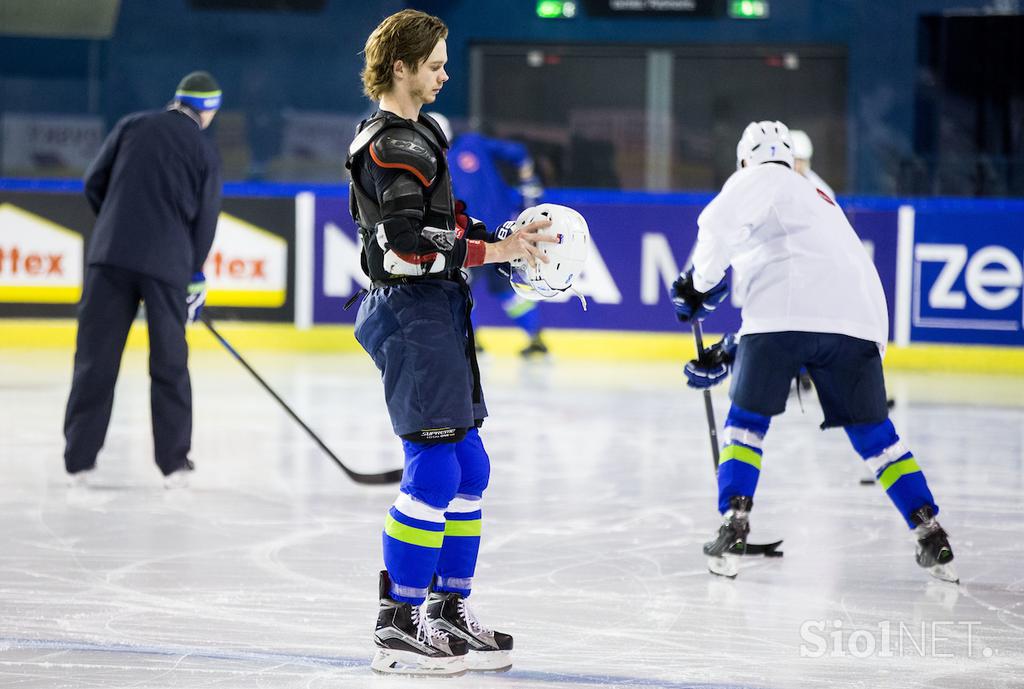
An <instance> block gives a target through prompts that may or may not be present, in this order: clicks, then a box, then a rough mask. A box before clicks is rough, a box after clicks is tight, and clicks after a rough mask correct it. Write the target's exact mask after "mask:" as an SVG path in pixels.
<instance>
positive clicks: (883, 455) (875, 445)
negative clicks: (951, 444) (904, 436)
mask: <svg viewBox="0 0 1024 689" xmlns="http://www.w3.org/2000/svg"><path fill="white" fill-rule="evenodd" d="M844 430H845V431H846V435H847V436H848V437H849V438H850V442H851V443H852V444H853V448H854V449H855V450H856V451H857V454H859V455H860V456H861V457H862V458H863V459H864V462H865V463H866V464H867V465H868V466H869V467H870V468H871V471H872V472H873V473H874V475H875V478H877V479H878V482H879V483H880V484H881V485H882V488H884V489H885V492H886V493H887V494H888V495H889V499H890V500H892V502H893V504H894V505H896V509H898V510H899V511H900V514H902V515H903V519H904V520H905V521H906V522H907V526H909V527H910V528H911V529H913V528H914V526H915V524H914V522H913V521H912V520H911V518H910V516H911V515H912V514H913V513H914V512H915V511H917V510H918V509H920V508H921V507H924V506H925V505H927V506H929V507H931V508H932V512H933V513H934V514H938V513H939V506H938V505H936V504H935V499H934V498H933V497H932V492H931V490H930V489H929V488H928V481H927V480H926V479H925V476H924V472H923V471H921V467H919V466H918V464H917V460H916V459H914V455H912V454H911V453H910V450H909V449H908V448H907V446H906V445H904V444H903V443H902V442H900V437H899V436H898V435H896V428H895V426H893V425H892V421H890V420H889V419H886V420H885V421H882V422H881V423H865V424H858V425H856V426H846V427H845V428H844Z"/></svg>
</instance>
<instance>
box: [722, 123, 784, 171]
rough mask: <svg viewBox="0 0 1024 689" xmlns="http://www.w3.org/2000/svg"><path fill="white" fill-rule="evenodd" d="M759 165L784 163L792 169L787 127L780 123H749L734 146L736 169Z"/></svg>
mask: <svg viewBox="0 0 1024 689" xmlns="http://www.w3.org/2000/svg"><path fill="white" fill-rule="evenodd" d="M744 162H745V163H746V167H753V166H754V165H760V164H761V163H768V162H776V163H785V164H786V165H788V166H790V167H793V139H792V138H791V137H790V135H789V127H787V126H786V125H784V124H782V123H781V122H778V121H775V122H772V121H770V120H764V121H763V122H751V123H750V124H748V125H747V128H746V129H744V130H743V136H742V137H740V142H739V143H738V144H736V169H737V170H738V169H740V168H741V167H744V165H743V163H744Z"/></svg>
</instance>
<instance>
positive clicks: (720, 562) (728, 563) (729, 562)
mask: <svg viewBox="0 0 1024 689" xmlns="http://www.w3.org/2000/svg"><path fill="white" fill-rule="evenodd" d="M708 571H709V572H711V573H712V574H716V575H718V576H720V577H728V578H729V579H735V578H736V575H737V574H739V573H740V556H739V555H711V556H709V557H708Z"/></svg>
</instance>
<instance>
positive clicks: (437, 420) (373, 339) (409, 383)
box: [355, 280, 487, 442]
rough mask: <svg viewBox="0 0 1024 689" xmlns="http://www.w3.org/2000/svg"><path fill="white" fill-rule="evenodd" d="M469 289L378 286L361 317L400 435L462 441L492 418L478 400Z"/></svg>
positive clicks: (443, 283)
mask: <svg viewBox="0 0 1024 689" xmlns="http://www.w3.org/2000/svg"><path fill="white" fill-rule="evenodd" d="M468 300H469V293H468V288H465V289H464V288H463V287H462V286H461V285H459V284H458V283H457V282H453V281H450V280H423V281H421V282H415V283H408V284H398V285H389V286H386V287H374V288H373V289H371V290H370V293H369V294H368V295H367V296H366V298H365V299H363V302H362V304H360V306H359V314H358V316H357V317H356V327H355V336H356V339H357V340H358V341H359V344H361V345H362V347H363V349H365V350H366V352H367V353H368V354H369V355H370V356H371V357H372V358H373V362H374V363H375V364H376V365H377V368H378V369H379V370H380V374H381V378H382V379H383V381H384V399H385V401H386V402H387V406H388V414H389V415H390V416H391V425H392V427H393V428H394V429H395V434H396V435H399V436H407V435H409V434H417V433H420V432H423V434H422V435H421V436H419V437H418V438H417V440H418V441H419V442H431V441H432V440H436V441H441V442H443V441H454V440H457V439H458V438H460V437H461V433H460V434H458V435H457V436H456V435H455V434H454V433H453V432H452V431H453V430H461V431H463V432H464V431H465V430H466V429H469V428H473V427H474V426H475V425H476V422H477V421H478V420H480V419H483V418H485V417H486V416H487V407H486V405H485V404H484V400H483V394H482V393H480V394H479V400H478V401H477V402H476V403H474V400H473V388H474V386H473V383H474V377H473V370H472V367H471V364H470V359H469V356H470V355H469V353H468V352H467V344H468V339H467V338H468V330H467V327H468V318H467V312H468Z"/></svg>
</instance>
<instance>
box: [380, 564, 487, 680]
mask: <svg viewBox="0 0 1024 689" xmlns="http://www.w3.org/2000/svg"><path fill="white" fill-rule="evenodd" d="M390 591H391V579H390V578H389V577H388V573H387V572H386V571H385V572H381V573H380V611H379V612H378V613H377V629H376V631H375V632H374V634H373V641H374V643H375V644H376V645H377V653H376V654H375V655H374V656H373V662H371V663H370V667H371V668H372V669H373V671H374V672H379V673H382V674H397V675H431V676H445V677H454V676H457V675H462V674H465V673H466V670H467V669H468V668H467V666H466V651H467V650H468V649H467V646H466V642H465V641H464V640H463V639H459V638H452V637H450V636H449V635H448V634H445V633H444V632H442V631H440V630H438V629H435V628H434V626H433V625H432V624H431V621H430V619H429V618H428V617H427V615H426V614H425V613H424V609H423V606H420V607H413V606H412V605H411V604H409V603H400V602H398V601H396V600H392V599H391V596H390V595H389V593H390Z"/></svg>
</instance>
